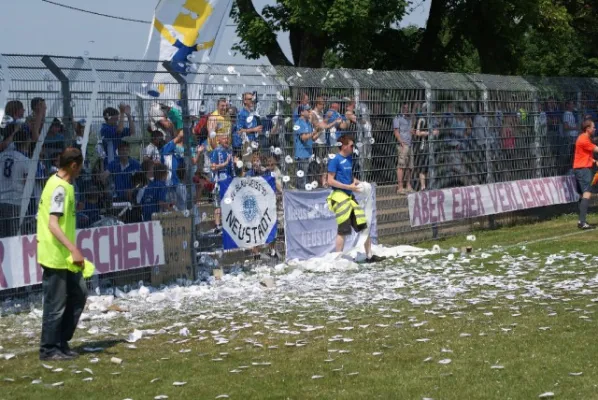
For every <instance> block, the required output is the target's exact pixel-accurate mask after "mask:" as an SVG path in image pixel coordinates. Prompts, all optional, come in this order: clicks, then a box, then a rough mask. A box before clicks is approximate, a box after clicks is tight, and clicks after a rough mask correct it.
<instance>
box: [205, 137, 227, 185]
mask: <svg viewBox="0 0 598 400" xmlns="http://www.w3.org/2000/svg"><path fill="white" fill-rule="evenodd" d="M210 162H211V163H212V165H211V168H212V172H213V173H214V181H215V182H219V181H224V180H226V179H228V178H232V177H233V153H232V151H231V149H230V147H229V143H228V135H218V147H216V148H215V149H214V151H212V154H211V155H210Z"/></svg>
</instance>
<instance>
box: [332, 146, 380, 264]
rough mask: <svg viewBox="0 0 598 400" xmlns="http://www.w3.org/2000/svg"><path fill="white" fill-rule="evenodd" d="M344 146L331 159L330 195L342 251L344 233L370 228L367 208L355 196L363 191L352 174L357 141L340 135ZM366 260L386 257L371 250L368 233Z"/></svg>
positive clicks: (337, 247) (377, 259) (338, 240)
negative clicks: (366, 214)
mask: <svg viewBox="0 0 598 400" xmlns="http://www.w3.org/2000/svg"><path fill="white" fill-rule="evenodd" d="M339 142H340V143H341V148H340V151H339V153H338V154H337V155H336V156H335V157H334V158H333V159H332V160H330V162H329V163H328V186H330V187H332V188H333V189H334V190H333V191H332V193H331V194H330V196H328V199H327V202H328V207H329V208H330V210H331V211H332V212H334V214H335V215H336V223H337V224H338V231H337V235H336V252H337V253H340V252H342V251H343V248H344V247H345V236H348V235H350V234H351V230H352V229H353V230H355V231H356V232H361V231H363V230H364V229H366V228H368V226H367V220H366V218H365V212H364V211H363V208H361V206H360V205H359V204H358V203H357V201H356V200H355V197H354V196H353V192H354V191H360V188H359V187H358V186H357V185H359V181H358V180H357V179H355V178H354V177H353V158H352V156H351V155H352V154H353V148H354V146H355V141H354V139H353V137H351V136H349V135H344V136H341V138H340V139H339ZM364 247H365V254H366V257H367V259H366V262H368V263H372V262H378V261H382V260H384V258H382V257H378V256H376V255H373V254H372V241H371V239H370V237H369V236H368V239H367V241H366V242H365V244H364Z"/></svg>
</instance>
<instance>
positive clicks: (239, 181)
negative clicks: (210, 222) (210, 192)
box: [219, 177, 277, 249]
mask: <svg viewBox="0 0 598 400" xmlns="http://www.w3.org/2000/svg"><path fill="white" fill-rule="evenodd" d="M219 185H220V196H221V197H222V202H221V204H222V228H223V230H224V233H223V236H224V237H223V241H224V247H225V248H226V249H233V248H245V249H248V248H253V247H256V246H261V245H264V244H266V243H270V242H272V241H274V239H275V238H276V228H277V226H276V225H277V220H276V192H275V183H274V178H272V177H255V178H234V179H229V180H226V181H223V182H219Z"/></svg>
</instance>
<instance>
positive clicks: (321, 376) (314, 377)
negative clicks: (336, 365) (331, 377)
mask: <svg viewBox="0 0 598 400" xmlns="http://www.w3.org/2000/svg"><path fill="white" fill-rule="evenodd" d="M323 377H324V376H323V375H312V377H311V379H322V378H323Z"/></svg>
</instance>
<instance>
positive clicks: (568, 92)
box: [0, 55, 598, 304]
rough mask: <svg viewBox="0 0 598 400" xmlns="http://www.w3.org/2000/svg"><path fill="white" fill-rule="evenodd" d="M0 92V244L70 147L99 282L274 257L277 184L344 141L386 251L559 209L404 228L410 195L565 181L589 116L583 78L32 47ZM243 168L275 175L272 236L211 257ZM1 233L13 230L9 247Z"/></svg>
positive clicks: (182, 273)
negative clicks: (369, 191) (86, 54)
mask: <svg viewBox="0 0 598 400" xmlns="http://www.w3.org/2000/svg"><path fill="white" fill-rule="evenodd" d="M0 95H1V96H0V98H2V99H5V100H6V101H5V102H4V109H3V113H4V115H5V117H4V118H3V122H2V128H1V129H2V134H3V137H2V140H3V141H2V143H0V150H1V151H0V170H1V171H0V172H1V174H0V227H1V232H0V233H1V236H2V238H3V239H2V240H3V241H5V240H7V242H6V245H5V247H4V249H5V252H6V251H7V247H6V246H9V244H12V243H15V244H16V245H17V246H20V247H17V249H22V248H26V249H27V251H29V252H30V251H33V250H32V249H33V247H32V245H31V243H33V242H32V241H31V240H32V239H31V238H32V236H26V235H33V234H34V233H35V231H36V219H35V216H36V213H37V204H38V202H39V197H40V194H41V191H42V189H43V186H44V183H45V181H46V179H47V178H48V177H49V176H50V175H51V174H53V173H54V172H55V171H56V170H57V168H58V167H59V164H58V163H59V160H58V155H59V154H60V153H61V152H62V151H63V150H64V149H65V148H66V147H70V146H73V147H77V148H79V149H81V151H82V153H84V154H85V162H84V168H83V172H82V174H81V176H80V177H78V179H77V180H76V181H75V182H74V185H75V188H76V198H77V210H76V217H77V228H78V229H79V230H80V232H83V235H84V236H82V239H81V243H83V244H82V245H83V246H88V247H89V254H91V255H93V256H94V257H99V258H98V260H100V264H101V265H102V267H101V271H100V272H101V274H100V275H99V276H98V277H96V278H94V279H93V280H91V281H90V287H91V288H92V289H93V290H96V289H97V290H99V291H106V290H110V289H111V288H115V287H122V286H124V285H127V287H129V288H130V287H133V286H135V285H139V282H140V281H141V282H145V283H146V284H152V285H162V284H168V283H171V282H178V283H179V284H189V283H191V282H198V281H202V280H204V281H205V280H213V279H216V278H217V277H218V276H219V274H221V273H223V272H228V271H231V270H232V271H240V270H242V269H248V268H251V267H252V266H253V265H256V264H257V263H277V262H279V261H281V260H282V258H283V257H284V253H285V241H284V233H285V232H284V215H283V208H282V202H281V197H282V191H284V190H297V191H305V190H308V191H310V190H324V189H326V187H327V184H328V180H327V172H328V162H329V160H330V159H331V158H332V157H334V156H335V155H336V154H337V153H338V141H339V140H340V139H341V138H342V137H343V136H351V137H352V138H353V140H354V142H355V152H354V155H353V161H354V162H353V165H354V171H353V172H354V175H355V176H356V177H357V178H358V179H360V180H363V181H367V182H372V183H375V184H376V199H377V200H376V207H377V225H378V237H379V238H380V240H381V241H382V242H385V243H397V242H416V241H419V240H422V239H426V238H432V237H441V236H444V235H451V234H456V233H458V232H465V231H469V230H471V229H473V228H476V227H493V226H496V224H497V223H507V224H508V223H518V222H524V221H531V220H537V219H538V218H542V217H543V216H546V215H550V214H551V213H559V212H562V211H563V210H564V209H567V210H568V209H569V208H567V206H559V207H548V208H546V209H538V210H528V211H521V212H518V213H507V214H503V215H500V216H497V217H495V218H493V217H490V218H487V217H484V218H470V219H464V220H462V221H455V222H451V223H444V224H432V225H429V226H424V227H418V228H412V227H411V223H410V218H409V207H408V202H407V195H408V194H409V193H411V192H414V191H421V192H424V191H428V190H436V189H449V188H457V187H464V186H473V185H484V184H491V183H497V182H508V181H515V180H523V179H532V178H544V177H553V176H562V175H566V174H568V173H569V171H570V169H571V159H572V148H573V147H572V146H573V144H574V141H575V138H576V137H577V134H578V133H579V130H580V127H581V124H582V122H583V120H584V119H587V118H592V119H596V118H597V117H598V115H597V113H598V108H597V107H598V81H597V80H596V79H576V78H535V77H504V76H490V75H479V74H472V75H466V74H445V73H433V72H424V71H373V70H346V69H311V68H296V67H273V66H246V65H219V64H212V65H198V64H190V65H189V68H188V69H187V70H186V72H185V73H184V74H179V73H175V72H171V71H170V69H169V67H168V65H166V64H163V63H161V62H158V61H147V60H125V59H118V58H115V59H89V58H71V57H54V56H52V57H48V56H38V55H30V56H29V55H28V56H21V55H18V56H17V55H3V56H2V57H1V58H0ZM306 127H307V128H306ZM306 129H307V130H306ZM308 131H309V132H312V134H311V135H310V137H309V139H305V132H308ZM215 154H216V155H215ZM221 154H230V159H228V158H226V157H225V159H222V160H221V159H219V158H218V157H220V155H221ZM227 160H228V161H227ZM221 164H222V165H225V167H219V165H221ZM223 170H225V171H226V173H224V174H222V171H223ZM248 176H253V177H255V176H266V177H267V176H272V177H274V179H275V181H276V185H275V187H276V192H277V199H278V200H277V204H276V214H277V215H276V219H277V220H278V222H279V223H278V236H277V237H276V239H275V240H274V242H273V243H272V244H270V245H267V246H259V247H255V248H253V249H246V250H243V249H231V250H225V249H224V245H223V219H226V216H223V215H222V211H221V210H222V203H221V198H222V197H223V194H222V193H221V184H222V179H223V178H228V177H248ZM157 226H159V227H160V228H159V230H156V229H157V228H155V227H157ZM160 235H161V236H160ZM16 237H22V238H26V239H22V240H21V241H20V242H17V241H15V242H12V241H8V240H13V239H10V238H16ZM128 238H137V239H138V241H139V243H154V242H155V243H158V242H159V243H160V245H161V246H159V247H163V248H164V252H163V253H152V254H149V253H146V252H144V251H142V248H141V247H139V246H140V245H139V246H136V245H134V244H132V242H130V240H128ZM15 240H16V239H15ZM86 240H88V242H86ZM152 241H154V242H152ZM3 243H4V242H3ZM86 243H87V244H86ZM23 246H25V247H23ZM11 250H12V249H11ZM18 251H20V250H18ZM28 254H29V253H28ZM31 254H34V253H31ZM102 257H104V258H102ZM150 258H153V259H151V260H150ZM6 259H7V258H5V260H6ZM16 259H18V257H17V258H16ZM11 260H12V258H11ZM28 263H29V267H27V268H28V269H27V270H26V271H25V272H24V274H23V276H22V277H19V278H18V279H16V280H14V279H13V281H12V283H11V284H9V283H8V282H7V283H5V284H4V283H2V284H3V286H2V289H5V290H2V291H0V298H3V299H8V298H11V299H14V298H19V297H20V296H25V297H27V296H30V297H31V296H33V297H35V296H37V295H38V293H39V289H40V288H39V286H36V285H35V284H36V283H38V282H37V281H36V278H37V277H38V275H39V272H38V271H39V270H37V269H36V268H35V266H34V265H32V263H34V261H31V259H30V260H29V261H28ZM25 264H27V262H26V263H25ZM11 268H12V266H11ZM0 282H1V280H0ZM33 297H32V298H33ZM11 304H12V303H11Z"/></svg>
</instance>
